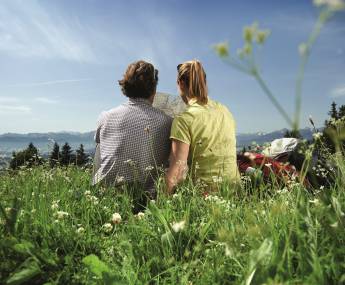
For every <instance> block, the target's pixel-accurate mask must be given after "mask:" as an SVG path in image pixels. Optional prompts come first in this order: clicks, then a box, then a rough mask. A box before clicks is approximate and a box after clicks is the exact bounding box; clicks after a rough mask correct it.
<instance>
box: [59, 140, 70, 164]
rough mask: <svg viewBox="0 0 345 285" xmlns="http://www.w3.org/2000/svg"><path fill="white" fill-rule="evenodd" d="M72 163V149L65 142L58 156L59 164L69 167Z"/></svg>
mask: <svg viewBox="0 0 345 285" xmlns="http://www.w3.org/2000/svg"><path fill="white" fill-rule="evenodd" d="M72 162H73V155H72V149H71V147H70V145H69V144H68V143H67V142H66V143H65V144H64V145H63V146H62V150H61V155H60V164H61V165H69V164H70V163H72Z"/></svg>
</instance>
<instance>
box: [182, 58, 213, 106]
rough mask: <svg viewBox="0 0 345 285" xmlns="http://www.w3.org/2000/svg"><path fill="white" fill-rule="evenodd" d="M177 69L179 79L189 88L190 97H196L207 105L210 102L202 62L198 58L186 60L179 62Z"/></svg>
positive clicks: (202, 103) (199, 101)
mask: <svg viewBox="0 0 345 285" xmlns="http://www.w3.org/2000/svg"><path fill="white" fill-rule="evenodd" d="M177 70H178V75H177V79H178V80H179V81H182V82H183V83H184V84H185V86H186V87H187V88H188V97H190V98H196V99H197V100H198V103H199V104H201V105H206V104H207V102H208V94H207V93H208V92H207V84H206V73H205V71H204V68H203V67H202V65H201V62H200V61H198V60H191V61H186V62H184V63H182V64H179V65H178V66H177Z"/></svg>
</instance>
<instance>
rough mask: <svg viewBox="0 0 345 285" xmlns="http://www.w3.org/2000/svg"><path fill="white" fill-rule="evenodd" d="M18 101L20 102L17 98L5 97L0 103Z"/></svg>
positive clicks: (0, 99) (2, 97) (0, 98)
mask: <svg viewBox="0 0 345 285" xmlns="http://www.w3.org/2000/svg"><path fill="white" fill-rule="evenodd" d="M18 101H19V100H18V98H16V97H4V96H1V97H0V103H16V102H18Z"/></svg>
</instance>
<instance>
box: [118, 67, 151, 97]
mask: <svg viewBox="0 0 345 285" xmlns="http://www.w3.org/2000/svg"><path fill="white" fill-rule="evenodd" d="M157 83H158V70H157V69H155V68H154V66H153V65H152V64H151V63H148V62H146V61H143V60H139V61H135V62H133V63H131V64H130V65H129V66H128V67H127V70H126V72H125V74H124V75H123V79H121V80H119V84H120V86H121V90H122V93H123V94H124V95H125V96H127V97H129V98H145V99H147V98H149V97H150V96H152V95H153V94H154V93H155V92H156V87H157Z"/></svg>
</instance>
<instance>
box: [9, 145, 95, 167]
mask: <svg viewBox="0 0 345 285" xmlns="http://www.w3.org/2000/svg"><path fill="white" fill-rule="evenodd" d="M89 160H90V157H89V155H87V154H86V153H85V150H84V145H83V144H80V146H79V148H78V149H77V150H76V151H75V153H74V152H73V150H72V148H71V146H70V145H69V144H68V143H67V142H66V143H65V144H64V145H63V146H62V148H61V150H60V146H59V144H58V143H57V142H55V143H54V146H53V149H52V151H51V152H50V153H49V155H48V163H49V165H50V167H52V168H53V167H57V166H68V165H77V166H85V165H86V164H87V163H88V162H89ZM45 162H46V160H45V159H44V158H43V157H41V156H40V155H39V151H38V149H37V148H36V147H35V146H34V144H33V143H32V142H31V143H30V144H29V145H28V147H27V148H26V149H24V150H22V151H18V152H13V153H12V159H11V161H10V168H11V169H18V168H19V167H21V166H27V167H32V166H34V165H41V164H43V163H45Z"/></svg>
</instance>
